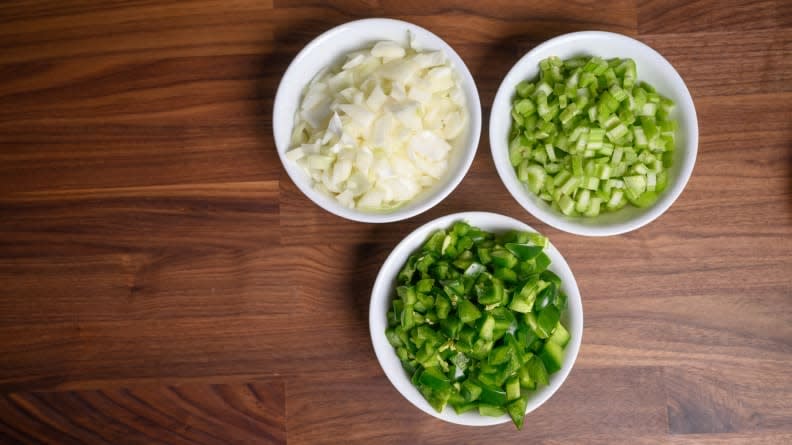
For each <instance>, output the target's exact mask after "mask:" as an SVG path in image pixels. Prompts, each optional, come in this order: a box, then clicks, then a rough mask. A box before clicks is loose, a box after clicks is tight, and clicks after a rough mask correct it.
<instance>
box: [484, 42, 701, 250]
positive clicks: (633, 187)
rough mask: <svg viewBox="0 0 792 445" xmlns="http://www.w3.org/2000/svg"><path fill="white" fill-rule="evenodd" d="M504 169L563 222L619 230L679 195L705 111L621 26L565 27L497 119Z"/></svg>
mask: <svg viewBox="0 0 792 445" xmlns="http://www.w3.org/2000/svg"><path fill="white" fill-rule="evenodd" d="M489 132H490V133H489V134H490V147H491V150H492V156H493V160H494V162H495V167H496V168H497V170H498V175H499V176H500V178H501V180H502V181H503V183H504V185H506V188H507V189H508V190H509V192H510V193H511V194H512V196H513V197H514V198H515V199H516V200H517V202H519V203H520V205H522V206H523V207H524V208H525V209H526V210H527V211H528V212H529V213H531V214H532V215H534V216H535V217H537V218H538V219H539V220H541V221H543V222H545V223H546V224H549V225H551V226H553V227H555V228H557V229H559V230H563V231H566V232H570V233H574V234H578V235H586V236H609V235H617V234H621V233H625V232H629V231H632V230H635V229H637V228H639V227H642V226H644V225H646V224H648V223H650V222H651V221H653V220H654V219H656V218H657V217H659V216H660V215H661V214H662V213H663V212H665V211H666V210H667V209H668V208H669V207H670V206H671V204H672V203H673V202H674V201H675V200H676V199H677V198H678V197H679V195H680V194H681V193H682V190H683V189H684V188H685V185H686V184H687V181H688V179H689V178H690V175H691V173H692V171H693V165H694V164H695V161H696V153H697V151H698V122H697V118H696V109H695V107H694V105H693V100H692V98H691V96H690V92H689V91H688V89H687V86H686V85H685V82H684V81H683V80H682V78H681V77H680V75H679V73H677V71H676V70H675V69H674V67H673V66H672V65H671V64H670V63H669V62H668V60H666V59H665V58H664V57H663V56H661V55H660V54H659V53H658V52H657V51H655V50H654V49H652V48H650V47H649V46H647V45H646V44H644V43H642V42H640V41H638V40H635V39H632V38H630V37H627V36H623V35H620V34H615V33H609V32H599V31H584V32H575V33H571V34H565V35H562V36H559V37H556V38H553V39H550V40H548V41H547V42H544V43H542V44H541V45H539V46H537V47H536V48H534V49H533V50H531V51H529V52H528V53H527V54H526V55H525V56H524V57H523V58H521V59H520V60H519V61H518V62H517V63H516V64H515V65H514V67H513V68H512V69H511V71H509V73H508V74H507V75H506V77H505V78H504V80H503V82H502V83H501V85H500V87H499V89H498V92H497V94H496V97H495V100H494V102H493V105H492V113H491V116H490V127H489Z"/></svg>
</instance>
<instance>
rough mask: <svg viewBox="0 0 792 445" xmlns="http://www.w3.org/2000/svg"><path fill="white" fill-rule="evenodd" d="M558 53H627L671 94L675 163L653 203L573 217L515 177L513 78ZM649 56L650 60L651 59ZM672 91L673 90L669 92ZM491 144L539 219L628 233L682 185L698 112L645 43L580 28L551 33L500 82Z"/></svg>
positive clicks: (512, 188)
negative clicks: (511, 137)
mask: <svg viewBox="0 0 792 445" xmlns="http://www.w3.org/2000/svg"><path fill="white" fill-rule="evenodd" d="M551 55H557V56H559V57H561V58H562V59H566V58H569V57H573V56H576V55H598V56H601V57H622V58H624V57H631V58H633V59H635V60H636V64H637V65H638V80H639V81H641V80H646V81H647V82H648V83H650V84H651V85H653V86H654V87H656V88H657V90H658V92H660V93H661V94H663V95H665V96H668V97H670V98H671V99H673V100H674V101H675V102H676V104H677V107H676V109H675V111H674V115H673V116H674V117H675V118H676V119H677V121H678V123H679V126H680V127H679V130H678V131H677V135H678V136H679V138H678V140H677V150H676V152H675V159H674V166H673V167H672V169H671V170H670V171H669V187H668V189H666V190H665V192H664V193H662V194H661V195H660V197H659V199H658V200H657V202H655V203H654V204H653V205H652V206H650V207H648V208H646V209H638V208H635V207H631V206H627V207H625V208H623V209H621V210H619V211H617V212H611V213H605V214H601V215H600V216H598V217H596V218H592V219H586V218H571V217H567V216H564V215H563V214H561V213H559V212H556V211H555V210H553V209H552V208H550V206H548V205H547V204H546V203H545V202H544V201H542V200H541V199H539V198H538V197H537V196H535V195H533V194H532V193H531V192H530V191H528V190H527V189H526V188H525V187H524V186H523V185H522V183H520V182H519V180H518V179H517V175H516V173H515V172H514V168H512V166H511V164H510V163H509V160H508V134H509V129H510V128H511V115H510V112H511V98H512V97H513V95H514V91H515V88H516V85H517V83H519V82H520V81H521V80H524V79H532V78H534V77H536V75H537V74H538V65H539V62H540V61H541V60H542V59H544V58H545V57H549V56H551ZM650 62H651V63H650ZM671 93H673V94H671ZM489 137H490V149H491V150H492V157H493V161H494V163H495V168H496V170H497V171H498V175H499V176H500V177H501V180H502V181H503V183H504V185H505V186H506V188H507V189H508V190H509V193H511V195H512V196H513V197H514V199H515V200H516V201H517V202H518V203H519V204H520V205H521V206H522V207H523V208H525V209H526V211H528V212H529V213H531V214H532V215H534V216H535V217H536V218H538V219H539V220H541V221H542V222H544V223H546V224H548V225H550V226H553V227H555V228H556V229H559V230H563V231H565V232H569V233H574V234H577V235H585V236H610V235H618V234H622V233H626V232H629V231H632V230H635V229H638V228H640V227H643V226H644V225H646V224H649V223H650V222H652V221H653V220H655V219H656V218H658V217H659V216H660V215H662V214H663V213H664V212H665V211H666V210H667V209H668V208H669V207H670V206H671V205H672V204H673V203H674V201H676V199H677V198H678V197H679V195H680V194H681V193H682V190H684V188H685V186H686V184H687V182H688V180H689V179H690V176H691V174H692V172H693V167H694V165H695V163H696V156H697V152H698V138H699V134H698V118H697V115H696V108H695V105H694V104H693V98H692V97H691V95H690V91H689V90H688V88H687V85H685V82H684V81H683V80H682V77H681V76H680V75H679V73H678V72H677V71H676V70H675V69H674V67H673V66H672V65H671V63H670V62H668V60H666V59H665V58H664V57H663V56H662V55H661V54H660V53H658V52H657V51H655V50H654V49H653V48H651V47H650V46H648V45H646V44H645V43H643V42H641V41H638V40H636V39H633V38H631V37H628V36H624V35H621V34H617V33H611V32H604V31H580V32H573V33H569V34H563V35H561V36H558V37H555V38H552V39H550V40H547V41H545V42H544V43H542V44H540V45H538V46H536V47H535V48H533V49H532V50H530V51H529V52H528V53H526V54H525V55H524V56H523V57H522V58H521V59H520V60H519V61H518V62H517V63H516V64H515V65H514V66H513V67H512V69H511V70H510V71H509V73H508V74H507V75H506V77H505V78H504V79H503V81H502V82H501V85H500V86H499V88H498V92H497V94H496V96H495V100H494V101H493V104H492V109H491V114H490V122H489Z"/></svg>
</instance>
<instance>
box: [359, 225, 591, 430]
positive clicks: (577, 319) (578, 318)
mask: <svg viewBox="0 0 792 445" xmlns="http://www.w3.org/2000/svg"><path fill="white" fill-rule="evenodd" d="M455 221H467V222H468V223H470V224H471V225H473V226H477V227H480V228H482V229H484V230H488V231H492V232H500V231H505V230H513V229H516V230H526V231H531V232H536V230H534V229H533V228H531V227H530V226H528V225H527V224H525V223H523V222H521V221H519V220H517V219H514V218H511V217H508V216H504V215H500V214H497V213H488V212H462V213H454V214H451V215H446V216H443V217H440V218H438V219H435V220H433V221H430V222H428V223H426V224H424V225H422V226H421V227H419V228H417V229H415V230H414V231H413V232H412V233H410V234H409V235H407V236H406V237H405V238H404V239H403V240H402V241H401V242H400V243H399V244H398V245H397V246H396V247H395V248H394V249H393V251H392V252H391V253H390V255H389V256H388V258H387V259H386V260H385V262H384V263H383V265H382V267H381V268H380V270H379V272H378V274H377V278H376V280H375V282H374V286H373V288H372V292H371V303H370V307H369V330H370V334H371V341H372V344H373V346H374V352H375V354H376V356H377V361H378V362H379V364H380V366H381V367H382V369H383V371H384V372H385V375H386V376H387V377H388V380H390V382H391V384H393V386H394V387H395V388H396V390H397V391H398V392H399V393H401V395H402V396H404V397H405V398H406V399H407V400H408V401H410V403H412V404H413V405H415V406H416V407H417V408H419V409H420V410H422V411H424V412H425V413H427V414H430V415H432V416H434V417H437V418H438V419H442V420H445V421H447V422H451V423H456V424H459V425H469V426H486V425H496V424H500V423H504V422H509V421H510V420H511V419H510V418H509V416H507V415H504V416H501V417H485V416H481V415H479V414H478V413H473V412H467V413H463V414H461V415H459V414H456V413H455V412H454V411H453V409H452V408H451V407H446V408H445V410H443V412H442V413H438V412H436V411H435V410H434V408H432V406H431V405H429V403H428V402H427V401H426V399H424V397H423V395H421V393H420V392H419V391H418V389H417V388H415V386H413V384H412V383H411V382H410V378H409V376H408V375H407V373H406V371H405V370H404V369H403V368H402V366H401V363H400V361H399V358H398V357H397V356H396V352H395V350H394V349H393V346H391V344H390V343H388V340H387V338H386V337H385V328H386V327H387V311H388V308H389V304H390V302H391V301H392V297H393V294H394V292H395V277H396V274H397V273H398V271H399V270H400V269H401V267H402V266H403V265H404V262H405V261H406V260H407V257H408V256H409V255H410V254H411V253H413V252H414V251H415V250H416V249H418V248H419V247H420V246H421V244H423V243H424V242H425V241H426V238H427V236H428V235H429V234H430V233H431V232H433V231H435V230H438V229H447V228H448V227H450V226H451V224H453V223H454V222H455ZM546 253H547V254H548V256H549V257H550V259H551V261H552V263H551V265H550V270H552V271H553V272H555V273H556V274H557V275H558V276H559V277H560V278H561V282H562V289H563V290H564V292H566V294H567V310H566V311H565V312H564V314H563V315H562V321H564V323H565V325H566V326H567V327H568V328H569V332H570V334H571V339H570V342H569V344H568V345H567V347H566V349H564V364H563V366H562V368H561V370H559V371H558V372H557V373H555V374H552V375H551V376H550V383H549V385H547V386H545V387H543V388H541V389H539V390H537V391H536V392H535V393H534V395H533V396H532V397H531V398H530V399H529V400H528V406H527V408H526V414H527V413H530V412H531V411H533V410H535V409H537V408H538V407H539V406H541V405H542V404H543V403H545V402H546V401H547V400H548V399H550V397H551V396H552V395H553V394H554V393H555V392H556V391H557V390H558V389H559V388H560V387H561V385H562V384H563V382H564V381H565V380H566V378H567V376H568V375H569V373H570V371H571V370H572V367H573V365H574V363H575V360H576V358H577V355H578V352H579V350H580V345H581V342H582V338H583V306H582V300H581V297H580V290H579V289H578V285H577V282H576V281H575V277H574V275H573V274H572V270H571V269H570V267H569V265H568V264H567V262H566V260H565V259H564V257H563V256H562V255H561V253H560V252H559V251H558V249H556V248H555V246H553V244H552V242H548V247H547V248H546Z"/></svg>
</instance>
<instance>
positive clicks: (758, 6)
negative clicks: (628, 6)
mask: <svg viewBox="0 0 792 445" xmlns="http://www.w3.org/2000/svg"><path fill="white" fill-rule="evenodd" d="M636 3H637V4H638V31H639V32H640V33H658V34H660V33H674V32H700V31H724V30H733V31H753V30H756V29H778V28H781V27H790V26H792V6H790V4H789V2H788V1H784V0H752V1H746V2H732V3H724V2H719V1H717V0H698V1H692V2H691V1H685V0H673V1H668V0H637V2H636Z"/></svg>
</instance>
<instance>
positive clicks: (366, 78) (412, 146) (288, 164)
mask: <svg viewBox="0 0 792 445" xmlns="http://www.w3.org/2000/svg"><path fill="white" fill-rule="evenodd" d="M272 127H273V128H272V131H273V135H274V138H275V145H276V147H277V151H278V155H279V156H280V158H281V161H282V163H283V165H284V168H285V170H286V172H287V173H288V175H289V177H290V178H291V179H292V181H293V182H294V184H295V185H296V186H297V187H298V188H299V189H300V191H302V192H303V194H305V195H306V196H307V197H308V198H309V199H310V200H312V201H313V202H314V203H316V204H317V205H318V206H320V207H322V208H323V209H325V210H327V211H328V212H331V213H333V214H336V215H338V216H341V217H343V218H347V219H350V220H354V221H361V222H371V223H384V222H391V221H398V220H402V219H406V218H410V217H412V216H414V215H417V214H419V213H422V212H424V211H426V210H428V209H429V208H431V207H433V206H434V205H436V204H437V203H439V202H440V201H441V200H442V199H444V198H445V197H446V196H448V194H450V193H451V191H452V190H453V189H454V188H456V186H457V185H458V184H459V182H461V180H462V178H463V177H464V175H465V173H466V172H467V170H468V169H469V167H470V164H471V163H472V162H473V158H474V156H475V153H476V149H477V147H478V142H479V136H480V133H481V104H480V100H479V96H478V91H477V89H476V84H475V82H474V80H473V76H472V75H471V74H470V71H469V70H468V68H467V67H466V66H465V63H464V62H463V61H462V59H461V58H460V57H459V55H457V53H456V52H455V51H454V50H453V49H452V48H451V47H450V46H449V45H448V44H447V43H446V42H445V41H443V40H442V39H441V38H440V37H438V36H437V35H435V34H433V33H431V32H429V31H427V30H426V29H424V28H421V27H419V26H416V25H414V24H411V23H407V22H403V21H399V20H392V19H365V20H357V21H353V22H349V23H345V24H343V25H340V26H337V27H335V28H333V29H330V30H329V31H326V32H325V33H323V34H321V35H320V36H318V37H317V38H315V39H314V40H313V41H311V42H310V43H309V44H308V45H306V46H305V48H304V49H303V50H302V51H300V53H299V54H298V55H297V56H296V57H295V59H294V60H293V61H292V63H291V65H289V68H288V69H287V70H286V73H285V74H284V75H283V78H282V80H281V82H280V85H279V87H278V91H277V94H276V97H275V102H274V107H273V121H272Z"/></svg>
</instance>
